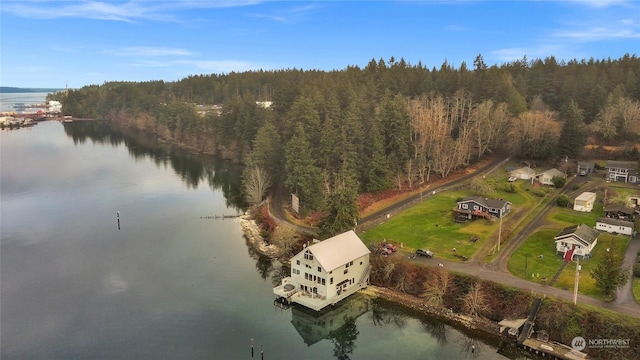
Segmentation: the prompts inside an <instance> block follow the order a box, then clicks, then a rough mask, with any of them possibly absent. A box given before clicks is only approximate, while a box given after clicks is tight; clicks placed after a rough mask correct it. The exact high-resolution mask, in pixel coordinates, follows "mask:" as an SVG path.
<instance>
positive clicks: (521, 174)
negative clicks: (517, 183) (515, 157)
mask: <svg viewBox="0 0 640 360" xmlns="http://www.w3.org/2000/svg"><path fill="white" fill-rule="evenodd" d="M535 175H536V171H535V170H533V169H532V168H530V167H528V166H525V167H521V168H519V169H515V170H513V171H510V172H509V176H512V177H515V178H517V179H522V180H529V179H531V178H532V177H534V176H535Z"/></svg>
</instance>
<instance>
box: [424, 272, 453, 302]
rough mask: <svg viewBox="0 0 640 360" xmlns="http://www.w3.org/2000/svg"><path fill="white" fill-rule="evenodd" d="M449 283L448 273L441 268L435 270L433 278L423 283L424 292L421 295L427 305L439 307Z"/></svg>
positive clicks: (449, 276)
mask: <svg viewBox="0 0 640 360" xmlns="http://www.w3.org/2000/svg"><path fill="white" fill-rule="evenodd" d="M450 281H451V275H450V274H449V272H448V271H445V270H444V269H441V268H438V270H436V274H435V276H433V277H432V278H431V279H429V280H427V281H426V282H425V284H424V291H423V292H422V294H421V296H422V298H424V299H425V302H426V303H427V305H430V306H437V307H439V306H442V305H443V304H444V296H445V295H446V293H447V290H448V288H449V282H450Z"/></svg>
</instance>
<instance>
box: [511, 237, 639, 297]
mask: <svg viewBox="0 0 640 360" xmlns="http://www.w3.org/2000/svg"><path fill="white" fill-rule="evenodd" d="M558 231H559V230H558V229H551V228H545V229H541V230H538V231H536V232H535V233H534V234H533V235H532V236H530V237H529V238H528V239H527V240H526V241H525V242H524V243H523V244H522V245H521V246H520V247H519V248H518V250H516V251H515V252H514V254H513V255H512V256H511V258H510V259H509V263H508V268H509V271H510V272H511V273H512V274H514V275H516V276H518V277H520V278H522V279H526V280H529V281H534V282H537V283H547V284H548V283H549V282H550V281H551V279H552V278H553V276H554V275H555V273H556V272H557V271H558V270H559V269H560V267H561V266H562V262H563V260H562V258H561V257H560V255H556V251H555V242H554V241H553V237H554V236H556V235H557V234H558ZM613 241H616V242H617V243H618V252H619V255H620V256H622V257H624V253H625V251H626V250H627V247H628V246H629V241H630V238H629V237H627V236H624V235H612V234H606V233H603V234H601V235H600V237H599V238H598V244H596V247H595V248H594V250H593V256H592V258H591V259H588V260H581V261H580V265H581V271H580V284H579V286H578V291H579V292H580V293H581V294H585V295H588V296H592V297H596V298H599V299H603V300H610V299H609V298H607V297H606V296H605V295H604V294H603V293H602V292H601V291H600V290H599V289H598V288H596V286H595V280H594V279H593V278H592V277H591V274H590V273H589V271H590V270H591V269H592V268H594V267H595V265H596V261H597V259H599V258H600V257H601V256H603V255H604V252H605V251H607V248H609V247H610V246H611V243H612V242H613ZM527 254H528V256H527ZM540 255H542V256H540ZM525 263H526V265H527V274H526V275H525V272H524V271H525ZM575 269H576V262H575V261H574V262H572V263H570V264H567V266H566V267H565V268H564V270H563V271H562V273H561V274H560V276H559V277H558V280H556V282H555V284H554V285H553V286H554V287H557V288H561V289H565V290H571V289H573V286H574V283H575V274H576V273H575Z"/></svg>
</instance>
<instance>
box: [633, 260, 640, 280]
mask: <svg viewBox="0 0 640 360" xmlns="http://www.w3.org/2000/svg"><path fill="white" fill-rule="evenodd" d="M633 276H635V277H637V278H640V263H637V264H635V265H633Z"/></svg>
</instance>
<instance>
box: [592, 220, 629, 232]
mask: <svg viewBox="0 0 640 360" xmlns="http://www.w3.org/2000/svg"><path fill="white" fill-rule="evenodd" d="M634 227H635V224H634V223H632V222H631V221H626V220H618V219H612V218H608V217H599V218H598V219H597V220H596V229H598V230H600V231H606V232H608V233H611V234H623V235H629V236H632V235H633V229H634Z"/></svg>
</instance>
